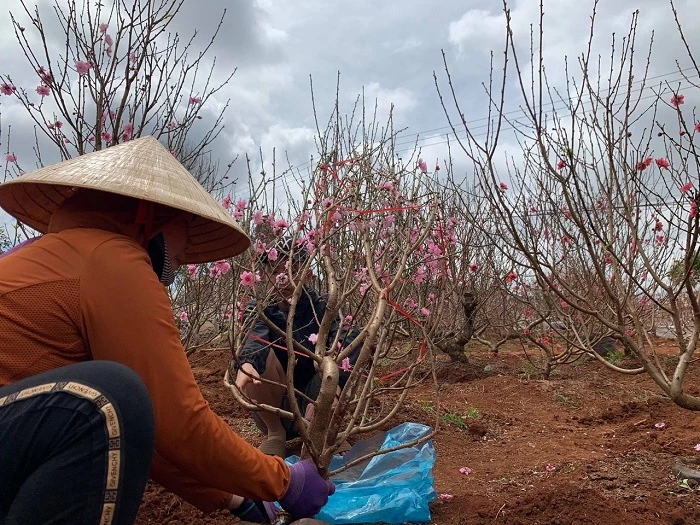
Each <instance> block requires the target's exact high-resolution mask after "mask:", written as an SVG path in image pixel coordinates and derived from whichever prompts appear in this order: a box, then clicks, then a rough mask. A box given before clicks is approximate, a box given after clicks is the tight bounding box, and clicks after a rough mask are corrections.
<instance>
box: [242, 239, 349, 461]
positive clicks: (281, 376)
mask: <svg viewBox="0 0 700 525" xmlns="http://www.w3.org/2000/svg"><path fill="white" fill-rule="evenodd" d="M271 254H274V258H272V257H271V256H270V255H271ZM306 258H307V255H306V252H305V250H303V249H302V248H297V249H295V248H294V245H293V243H292V240H291V239H289V238H286V239H283V240H281V241H280V242H278V243H277V244H276V245H274V246H273V247H271V248H270V249H269V250H267V251H266V252H265V253H263V254H262V255H261V256H260V258H259V259H260V261H259V262H260V263H261V266H262V272H261V273H262V275H261V278H262V279H263V280H264V282H265V285H266V286H267V287H268V290H269V292H270V293H268V294H267V295H268V296H269V297H270V302H269V304H267V305H265V307H264V308H263V314H264V317H266V318H267V319H268V320H269V321H270V322H271V323H272V324H273V325H274V326H270V325H268V324H267V322H266V321H265V320H264V318H263V317H262V316H258V307H257V304H256V303H255V302H254V301H250V302H249V303H248V304H247V305H246V309H245V315H246V319H245V320H244V326H245V325H247V326H250V331H249V332H248V334H247V337H246V340H245V343H244V344H243V346H242V348H241V349H240V351H239V352H238V356H237V359H235V360H234V361H233V362H232V369H234V370H237V372H236V374H235V378H236V386H237V388H238V389H239V390H240V391H241V392H243V393H244V394H245V395H246V396H247V397H248V398H250V399H251V400H253V401H255V402H257V403H260V404H267V405H270V406H273V407H277V408H282V409H284V410H286V411H290V403H289V399H288V397H287V389H286V386H285V385H286V384H287V378H286V374H287V365H288V353H287V348H286V343H285V338H284V337H283V336H281V335H280V331H281V333H284V332H285V331H286V329H287V319H288V317H289V315H288V313H289V306H290V300H291V297H292V295H293V293H294V282H292V280H290V279H289V278H288V272H290V273H291V274H292V275H293V276H295V279H294V281H297V282H298V281H299V280H301V281H307V279H306V276H304V275H302V272H303V267H304V265H305V263H306ZM325 312H326V298H325V297H324V296H321V295H319V294H318V293H317V292H316V291H315V290H314V289H312V288H311V287H310V286H306V285H305V286H304V288H303V290H302V293H301V296H300V297H299V301H298V303H297V305H296V308H295V312H294V320H293V337H294V340H295V341H296V342H297V343H299V344H300V345H302V346H303V347H305V348H306V349H308V350H309V351H310V352H314V349H315V346H316V341H317V339H316V338H317V334H318V331H319V325H320V323H321V320H322V319H323V316H324V314H325ZM275 328H276V329H275ZM358 334H359V331H358V330H357V329H350V328H349V327H348V326H346V323H343V322H341V320H340V319H339V318H336V319H335V320H334V322H333V324H332V326H331V329H330V331H329V334H328V340H327V341H326V345H327V346H328V345H330V344H332V343H333V342H334V341H336V339H337V345H338V351H340V349H342V348H343V347H346V346H348V345H349V344H350V343H352V341H353V340H354V339H355V338H356V337H357V335H358ZM360 350H361V347H360V346H358V348H357V349H355V350H354V351H353V352H352V354H351V355H350V356H349V358H348V362H347V363H346V366H345V370H341V371H340V380H339V388H343V386H344V385H345V383H346V382H347V380H348V377H349V375H350V374H349V371H348V370H349V369H351V368H352V366H353V365H354V364H355V362H356V360H357V358H358V356H359V354H360ZM260 378H264V379H267V380H269V381H272V382H274V383H277V384H276V385H273V384H270V383H266V382H262V381H260ZM294 388H295V389H296V390H297V391H299V392H303V394H304V395H303V396H299V395H298V396H297V403H298V405H299V407H300V409H301V411H302V413H303V414H304V418H305V419H306V420H308V421H310V420H311V418H312V417H313V413H314V404H313V403H310V402H309V400H308V399H311V400H315V399H316V398H317V397H318V394H319V392H320V388H321V377H320V375H319V374H318V373H317V372H316V370H315V367H314V361H313V360H312V359H310V358H308V357H305V356H303V355H301V356H300V355H298V353H297V355H296V356H295V362H294ZM307 398H308V399H307ZM251 415H252V417H253V419H254V421H255V422H256V424H257V426H258V428H259V429H260V430H261V431H262V432H264V433H265V435H266V438H265V440H264V441H263V443H262V444H261V445H260V447H258V448H259V449H260V450H261V451H263V452H265V453H266V454H269V455H273V456H280V457H284V456H285V453H286V452H285V451H286V441H287V440H290V439H293V438H295V437H297V436H298V435H299V434H298V430H297V429H296V427H295V425H294V422H293V421H292V420H290V419H286V418H285V419H282V418H280V417H279V416H278V415H276V414H272V413H270V412H266V411H264V410H261V411H257V412H252V414H251ZM348 448H349V445H348V444H347V443H345V444H344V446H343V447H342V448H341V449H340V451H339V452H341V453H342V452H344V451H347V449H348Z"/></svg>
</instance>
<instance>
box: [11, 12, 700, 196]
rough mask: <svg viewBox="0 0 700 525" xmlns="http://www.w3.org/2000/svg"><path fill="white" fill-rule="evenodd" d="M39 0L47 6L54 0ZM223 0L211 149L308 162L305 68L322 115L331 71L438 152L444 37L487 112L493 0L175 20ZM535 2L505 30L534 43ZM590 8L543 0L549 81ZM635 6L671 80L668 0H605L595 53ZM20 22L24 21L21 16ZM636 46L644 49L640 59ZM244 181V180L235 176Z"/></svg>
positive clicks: (673, 36) (16, 133)
mask: <svg viewBox="0 0 700 525" xmlns="http://www.w3.org/2000/svg"><path fill="white" fill-rule="evenodd" d="M1 3H2V7H1V8H0V9H1V10H2V11H1V12H0V27H2V31H0V53H1V54H0V56H2V60H0V69H1V70H2V72H3V73H5V74H10V75H11V76H12V77H13V79H15V81H16V83H21V82H22V81H26V82H36V77H35V76H33V77H32V76H31V71H29V72H28V71H27V65H26V59H25V58H24V56H23V55H22V54H21V51H20V48H19V46H18V44H17V42H16V41H15V38H14V35H13V33H12V31H11V24H10V22H9V15H8V12H10V11H11V12H13V13H16V14H17V16H18V18H19V19H20V20H23V19H24V20H26V15H25V14H24V13H23V12H22V9H21V6H20V2H19V0H2V2H1ZM61 3H62V4H63V3H64V2H61ZM30 4H31V2H30ZM37 4H38V6H39V8H40V11H41V13H42V14H43V16H44V18H46V19H47V20H49V19H50V18H51V16H52V10H51V9H52V8H51V5H52V2H49V1H45V0H40V1H39V2H37ZM224 5H228V11H227V15H226V18H225V22H224V28H223V31H222V33H221V35H220V37H219V38H218V40H217V41H216V42H215V44H214V48H213V50H212V55H216V56H217V57H218V59H217V68H218V69H217V72H218V75H219V77H224V76H225V75H226V74H228V73H229V72H230V71H231V70H232V69H233V68H238V71H237V73H236V75H235V76H234V77H233V79H232V80H231V82H230V83H229V84H228V86H226V88H225V89H224V90H223V91H222V92H221V93H219V94H218V95H217V97H216V98H217V101H218V102H219V103H221V102H222V101H224V100H225V99H230V109H229V110H228V112H227V114H226V117H225V132H224V134H223V135H222V136H221V138H220V140H219V141H218V143H217V144H216V150H215V153H216V154H218V155H219V156H220V157H221V158H222V159H223V160H229V159H230V158H232V157H234V156H236V155H242V154H245V153H248V154H250V155H252V156H253V157H257V155H258V153H257V152H258V150H259V148H262V150H263V154H264V155H265V156H268V157H269V156H270V155H271V152H272V149H273V148H276V151H277V153H278V155H280V154H281V153H282V152H286V154H287V155H288V157H289V159H290V160H291V162H292V163H293V164H295V165H297V166H301V167H302V168H303V167H305V166H307V165H308V164H305V163H306V162H307V161H308V159H309V158H310V156H311V155H312V154H313V153H314V152H315V146H314V134H315V124H314V119H313V112H312V106H311V97H310V91H309V76H311V77H312V78H313V82H314V90H315V93H316V103H317V108H318V109H319V114H320V117H321V120H325V119H327V117H328V116H329V115H330V113H331V112H332V109H333V99H334V97H335V83H336V77H337V73H338V72H340V95H341V96H340V98H341V104H342V106H341V112H342V111H343V110H345V111H348V112H349V111H351V109H352V102H353V101H354V100H355V98H356V96H357V95H358V94H359V93H360V92H362V90H363V89H364V93H365V96H366V98H367V100H368V101H371V102H372V103H373V102H374V101H375V100H376V102H377V103H378V105H379V112H380V114H383V115H386V114H388V111H389V108H390V106H391V104H393V105H394V107H395V110H394V117H395V123H396V127H401V128H403V127H405V128H407V129H406V131H405V132H404V134H403V137H404V138H403V139H401V140H400V142H401V143H402V146H400V147H399V152H401V151H402V150H406V155H410V150H411V149H412V143H413V141H415V140H416V138H417V139H418V145H419V146H420V147H422V151H421V153H420V154H421V156H422V157H423V158H426V159H428V160H429V162H430V163H431V164H432V162H433V161H434V160H435V159H444V157H445V156H446V155H447V144H446V139H447V134H448V132H449V128H447V127H446V125H447V121H446V119H445V116H444V114H443V111H442V109H441V107H440V103H439V99H438V96H437V94H436V90H435V85H434V81H433V71H434V70H435V71H437V72H438V74H439V76H440V77H441V78H444V75H443V68H442V56H441V49H444V51H445V53H446V55H447V59H448V61H449V64H450V68H451V73H452V76H453V80H454V82H455V84H456V86H457V88H458V96H459V98H460V100H461V103H462V110H463V112H464V113H465V115H466V118H467V119H468V120H478V119H480V118H483V117H484V116H485V115H486V104H485V99H484V97H483V88H482V87H481V83H482V82H484V81H487V80H488V73H489V67H488V63H489V56H490V55H489V54H490V52H491V51H492V50H493V51H495V56H496V58H497V59H498V57H499V56H501V53H502V47H503V40H504V17H503V12H502V6H501V3H500V2H499V1H496V0H433V1H428V0H385V1H382V2H378V1H376V0H353V1H347V0H345V1H342V2H341V1H337V0H300V1H294V2H292V1H286V2H285V1H273V0H230V1H227V2H223V1H220V0H196V1H195V0H186V2H185V6H184V8H183V9H182V11H181V13H180V14H179V16H178V17H177V18H176V19H175V20H174V21H173V28H174V29H175V30H177V31H179V32H181V33H182V34H183V35H189V34H190V33H191V32H192V31H193V30H195V29H196V30H199V31H201V35H202V39H201V40H200V42H202V43H203V42H204V40H205V37H208V36H209V35H210V34H211V31H212V30H213V28H214V26H215V25H216V22H217V21H218V19H219V17H220V15H221V12H222V6H224ZM538 5H539V2H538V1H536V0H513V1H511V2H510V8H511V10H512V19H513V29H514V35H515V37H514V38H515V41H516V42H517V43H518V44H519V45H520V46H521V47H522V48H523V49H524V46H526V45H529V38H530V35H529V27H530V24H531V23H533V22H534V23H536V22H537V19H538V15H539V13H538ZM676 7H677V8H678V10H679V11H680V13H681V16H682V19H683V21H684V24H685V27H684V28H685V30H686V34H687V35H688V37H689V38H690V42H689V43H690V44H691V46H692V47H694V48H695V49H697V50H698V52H697V54H698V57H699V58H700V31H699V30H700V19H698V17H697V16H696V15H697V9H696V7H697V0H676ZM591 10H592V2H591V1H590V0H545V26H546V37H545V38H546V40H545V43H544V55H545V57H546V60H547V64H548V66H547V70H548V74H549V77H550V82H552V83H554V84H559V85H561V84H562V82H563V79H564V74H563V64H564V56H567V55H568V56H569V57H570V58H571V57H575V56H578V55H580V54H581V53H582V52H583V51H584V50H585V46H586V43H587V40H588V37H589V23H590V15H591ZM635 10H639V27H638V31H637V33H638V41H639V42H640V44H641V46H640V51H641V48H645V47H646V46H647V45H648V40H649V37H650V35H651V33H652V31H653V32H654V51H653V55H652V61H651V67H650V75H652V76H656V75H668V76H661V77H659V79H658V81H662V80H670V81H677V80H678V79H679V76H678V74H674V71H675V70H676V65H675V64H674V62H675V61H676V60H678V61H679V63H680V65H681V67H687V66H688V65H689V60H688V58H687V56H686V54H685V52H684V50H683V47H682V43H681V41H680V38H679V37H678V33H677V31H676V28H675V23H674V21H673V18H672V14H671V9H670V6H669V4H668V2H666V1H665V0H600V4H599V6H598V13H597V21H598V23H597V27H596V38H595V41H594V53H600V54H601V55H602V56H603V57H604V58H603V60H604V61H606V60H608V57H609V56H610V41H611V36H610V35H611V34H612V33H616V34H617V35H618V38H621V37H622V36H623V35H624V34H626V33H627V31H628V28H629V22H630V19H631V16H632V13H633V11H635ZM26 26H27V28H28V29H27V31H30V30H31V27H30V24H29V23H27V24H26ZM642 55H644V52H639V61H640V62H639V65H640V67H641V66H642V65H643V60H644V59H643V56H642ZM524 58H526V57H525V56H524ZM658 81H657V82H658ZM513 82H514V80H513ZM675 85H676V86H677V85H678V83H677V82H676V83H675ZM28 87H29V88H30V89H33V86H28ZM0 103H1V105H0V111H2V126H3V131H5V130H6V128H7V125H8V124H12V131H13V137H14V138H13V144H12V149H13V151H14V152H15V153H16V154H17V156H18V157H20V158H22V159H26V158H27V157H32V156H33V153H32V150H31V136H32V131H31V126H30V124H29V122H28V120H27V119H26V117H25V116H24V115H23V113H22V112H21V111H19V109H18V108H17V107H13V104H16V103H14V102H12V101H11V100H10V97H0ZM518 106H519V100H518V98H517V97H513V98H512V99H511V100H510V101H508V102H506V106H505V107H506V109H507V110H508V111H513V110H517V108H518ZM6 137H7V134H6V132H5V133H3V135H2V136H1V137H0V142H2V144H1V145H0V149H1V150H2V153H3V158H4V154H5V153H6V148H7V146H6V143H5V142H4V141H5V140H6ZM506 140H507V138H506ZM453 153H455V158H454V161H455V166H456V168H457V169H458V170H459V169H462V170H466V169H467V168H466V166H467V162H466V159H465V158H464V156H463V155H462V156H460V155H459V153H458V152H455V150H453ZM44 162H45V163H47V162H48V159H44ZM25 165H26V163H25ZM243 171H244V163H243V162H239V163H237V165H236V166H235V167H234V173H235V174H236V175H239V176H243ZM240 192H241V193H246V192H247V190H246V188H245V187H244V185H241V190H240Z"/></svg>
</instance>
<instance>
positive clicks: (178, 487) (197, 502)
mask: <svg viewBox="0 0 700 525" xmlns="http://www.w3.org/2000/svg"><path fill="white" fill-rule="evenodd" d="M150 477H151V479H152V480H153V481H155V482H156V483H158V484H159V485H161V486H163V487H165V488H166V489H168V490H169V491H170V492H173V493H174V494H177V495H178V496H180V497H181V498H182V499H184V500H185V501H187V502H189V503H191V504H192V505H194V506H195V507H197V508H198V509H199V510H201V511H203V512H206V513H209V512H214V511H215V510H226V509H228V508H229V505H230V503H231V494H229V493H228V492H226V491H223V490H217V489H213V488H211V487H207V486H206V485H202V484H201V483H199V482H198V481H196V480H194V479H192V478H191V477H189V476H187V475H185V474H183V473H182V472H180V471H179V470H178V469H176V468H175V467H173V466H172V465H171V464H170V463H168V462H167V461H165V460H164V459H163V458H162V456H161V455H160V454H158V452H156V453H155V454H154V455H153V463H152V464H151V475H150Z"/></svg>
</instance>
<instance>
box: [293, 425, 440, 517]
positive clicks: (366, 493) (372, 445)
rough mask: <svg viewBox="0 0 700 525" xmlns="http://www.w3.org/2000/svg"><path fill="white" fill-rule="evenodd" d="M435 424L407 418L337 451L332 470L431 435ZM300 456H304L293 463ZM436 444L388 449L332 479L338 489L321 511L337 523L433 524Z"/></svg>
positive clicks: (322, 514) (321, 515)
mask: <svg viewBox="0 0 700 525" xmlns="http://www.w3.org/2000/svg"><path fill="white" fill-rule="evenodd" d="M430 432H431V428H430V427H427V426H425V425H421V424H418V423H403V424H401V425H399V426H397V427H394V428H392V429H391V430H389V431H387V432H383V433H380V434H377V435H376V436H374V437H372V438H370V439H366V440H363V441H358V442H357V443H355V445H354V446H353V447H352V448H351V449H350V451H349V452H348V453H347V454H346V455H345V456H342V457H341V456H336V457H335V458H333V461H332V462H331V468H330V470H335V469H337V468H340V467H342V466H343V465H345V464H347V463H348V462H350V461H352V460H354V459H355V458H359V457H362V456H364V455H366V454H368V453H370V452H372V451H375V450H384V449H389V448H394V447H397V446H399V445H401V444H404V443H409V442H411V441H414V440H416V439H419V438H421V437H424V436H426V435H428V434H429V433H430ZM297 461H299V457H298V456H291V457H289V458H287V463H289V464H294V463H296V462H297ZM434 465H435V447H434V446H433V442H432V440H429V441H426V442H425V443H423V444H421V445H417V446H413V447H409V448H404V449H401V450H397V451H394V452H388V453H386V454H382V455H380V456H375V457H374V458H372V459H370V460H367V461H364V462H362V463H360V464H358V465H355V466H353V467H351V468H349V469H347V470H345V471H344V472H341V473H340V474H338V475H336V476H333V477H332V478H331V479H332V480H333V482H334V483H335V485H336V491H335V494H334V495H333V496H331V497H330V498H329V499H328V503H327V504H326V506H325V507H323V509H321V512H320V514H318V515H317V516H316V518H317V519H319V520H324V521H327V522H329V523H332V524H336V525H340V524H345V523H376V522H382V523H391V524H393V523H397V524H398V523H405V522H407V521H408V522H413V523H428V522H429V521H430V509H429V508H428V503H430V502H431V501H432V500H433V499H435V496H436V495H437V494H436V492H435V489H434V487H433V466H434Z"/></svg>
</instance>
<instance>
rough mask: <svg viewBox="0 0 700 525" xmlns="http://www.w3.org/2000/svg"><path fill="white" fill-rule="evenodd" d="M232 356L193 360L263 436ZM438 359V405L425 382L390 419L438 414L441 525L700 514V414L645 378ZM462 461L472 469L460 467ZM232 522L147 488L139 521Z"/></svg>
mask: <svg viewBox="0 0 700 525" xmlns="http://www.w3.org/2000/svg"><path fill="white" fill-rule="evenodd" d="M226 361H227V358H226V352H225V351H208V352H198V353H196V354H194V356H192V358H191V362H192V367H193V370H194V371H195V376H196V377H197V380H198V381H199V384H200V385H201V388H202V391H203V392H204V395H205V397H206V398H207V400H208V401H209V402H210V404H211V405H212V407H213V409H214V410H215V411H216V412H217V413H218V414H220V415H221V416H222V417H223V418H224V419H225V420H226V421H227V422H228V423H229V424H230V425H231V426H232V427H233V428H234V429H235V430H236V431H237V432H239V433H240V434H241V435H242V436H243V437H244V438H246V439H248V440H249V441H250V442H253V443H255V444H257V443H259V442H260V435H259V434H258V433H257V431H256V430H255V427H254V425H253V424H252V422H251V421H250V419H249V418H248V416H247V414H246V413H245V411H244V410H242V409H241V408H239V407H237V406H236V405H235V404H234V403H233V401H232V398H231V396H230V394H229V393H228V392H227V391H226V390H225V389H224V388H223V386H222V382H221V378H222V376H223V372H224V369H225V366H226ZM439 366H440V371H439V378H440V379H439V382H440V392H439V396H440V399H441V403H440V405H441V406H440V408H441V414H437V413H436V406H437V404H436V402H435V396H434V392H432V391H431V389H430V388H429V386H425V387H420V388H418V389H416V390H415V391H413V392H412V393H411V394H410V397H409V399H408V401H407V402H406V404H405V406H404V407H403V409H402V411H401V413H400V414H399V416H397V417H396V418H395V419H394V421H392V423H393V424H397V423H399V422H402V421H419V422H421V423H425V424H430V425H433V424H434V423H435V420H436V417H439V418H440V420H441V422H440V432H439V434H438V436H437V437H436V440H435V445H436V449H437V451H438V460H437V464H436V466H435V484H436V489H437V490H438V492H441V493H449V494H452V495H453V496H454V497H453V499H452V500H451V501H448V502H442V501H437V502H436V503H435V504H434V505H433V523H435V524H437V525H447V524H462V523H469V524H474V525H480V524H483V525H486V524H494V523H495V524H504V525H521V524H540V525H555V524H556V525H600V524H608V523H609V524H615V525H639V524H645V525H647V524H649V525H656V524H658V525H662V524H664V525H669V524H671V525H691V524H697V523H700V492H696V491H692V490H688V489H686V488H683V487H681V486H680V485H679V483H678V481H677V480H676V479H674V477H673V475H672V473H671V466H672V465H673V463H674V462H675V460H676V458H677V457H678V456H694V455H698V453H696V452H694V450H693V447H694V446H695V444H696V443H700V414H697V413H693V412H689V411H687V410H683V409H681V408H679V407H677V406H675V405H674V404H673V403H671V402H670V401H669V400H668V399H667V398H665V397H664V396H662V395H661V393H660V391H659V389H658V387H656V386H655V385H654V384H653V383H652V382H651V381H650V380H649V379H647V378H646V376H631V377H630V376H622V375H618V374H615V373H613V372H611V371H608V370H606V369H603V368H602V367H601V365H599V364H598V363H597V362H595V361H588V362H585V363H583V364H579V365H577V366H568V367H566V368H562V369H561V370H558V371H556V372H555V374H553V375H552V378H551V379H550V380H547V381H539V380H529V379H527V378H528V374H527V371H528V368H527V367H528V362H527V361H526V360H525V359H524V357H521V356H520V355H519V354H517V353H509V352H502V353H501V354H499V355H498V356H496V357H493V356H490V355H489V354H488V353H486V352H484V353H474V354H472V356H471V363H470V364H469V365H467V366H466V367H465V366H461V365H460V366H453V365H451V364H450V363H449V362H448V360H447V359H446V358H445V359H444V360H441V362H440V363H439ZM692 372H693V375H692V376H691V377H690V378H689V379H688V380H687V382H688V385H689V387H690V386H691V385H698V384H700V381H698V380H699V379H700V373H698V372H697V370H693V371H692ZM693 388H695V386H693ZM657 423H664V425H663V428H656V426H655V425H656V424H657ZM548 465H549V470H548V469H547V466H548ZM463 466H466V467H469V468H470V469H472V473H471V474H469V475H462V474H460V473H459V469H460V467H463ZM236 521H237V520H236V519H234V518H232V517H231V516H228V515H226V514H225V513H221V514H219V515H215V516H204V515H203V514H202V513H201V512H199V511H197V510H196V509H195V508H193V507H192V506H190V505H188V504H186V503H182V502H181V501H180V500H179V498H177V497H175V496H173V495H171V494H170V493H168V492H166V491H165V490H163V489H161V488H158V487H155V486H149V487H148V489H147V493H146V495H145V496H144V502H143V505H142V507H141V510H140V513H139V516H138V518H137V522H136V523H137V524H139V525H143V524H147V523H149V524H169V525H176V524H177V525H179V524H181V525H201V524H212V523H218V524H228V523H235V522H236Z"/></svg>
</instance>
